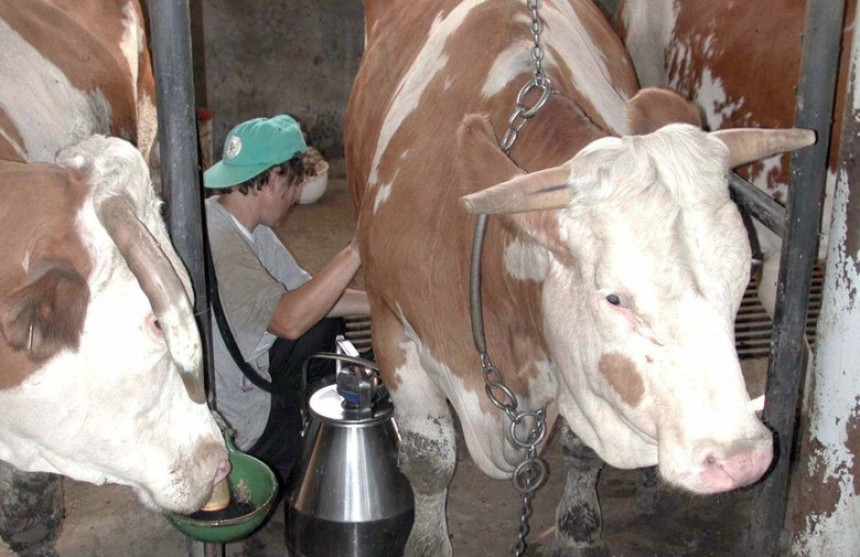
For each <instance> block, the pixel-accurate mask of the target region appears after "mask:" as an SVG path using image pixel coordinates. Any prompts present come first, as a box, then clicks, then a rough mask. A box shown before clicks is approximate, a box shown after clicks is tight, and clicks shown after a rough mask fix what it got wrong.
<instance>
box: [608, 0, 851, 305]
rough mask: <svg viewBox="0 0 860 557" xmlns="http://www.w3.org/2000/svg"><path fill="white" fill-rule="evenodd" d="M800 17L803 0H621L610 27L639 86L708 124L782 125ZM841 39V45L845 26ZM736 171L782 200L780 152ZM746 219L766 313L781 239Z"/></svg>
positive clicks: (787, 120)
mask: <svg viewBox="0 0 860 557" xmlns="http://www.w3.org/2000/svg"><path fill="white" fill-rule="evenodd" d="M846 7H847V10H848V11H849V13H851V14H853V10H854V9H855V7H856V2H855V0H848V1H847V2H846ZM805 13H806V0H757V1H756V2H734V1H731V0H683V1H679V0H622V2H621V3H620V4H619V6H618V11H617V13H616V15H615V20H616V21H615V24H616V26H617V27H618V30H619V33H620V34H621V37H622V40H623V41H624V42H625V44H626V46H627V49H628V51H629V52H630V57H631V58H632V60H633V64H634V66H635V68H636V73H637V74H638V77H639V81H640V85H642V86H655V87H668V88H670V89H673V90H675V91H677V92H678V93H680V94H681V95H683V96H684V97H686V98H688V99H690V100H692V101H693V102H694V103H695V104H696V105H697V106H698V107H699V108H700V109H701V110H702V113H703V115H704V118H705V122H706V124H707V126H708V127H709V129H712V130H716V129H721V128H732V127H739V126H756V127H759V126H761V127H790V126H793V125H794V119H795V113H796V105H797V95H796V87H797V83H798V81H799V78H800V63H801V50H802V47H803V43H802V38H803V30H804V21H805ZM846 21H853V17H848V18H846ZM842 40H843V43H845V44H848V43H849V42H850V40H851V30H850V29H848V30H847V31H845V32H843V39H842ZM849 51H850V48H847V47H843V55H842V63H841V64H840V66H841V68H843V70H841V71H840V75H839V76H838V87H837V88H838V93H837V98H836V105H835V107H834V126H833V130H832V134H831V147H830V153H831V155H830V174H829V176H828V179H827V183H826V192H825V198H824V201H823V208H822V216H821V218H822V223H821V235H820V238H819V259H824V254H825V252H826V249H827V244H828V241H827V234H828V230H829V228H830V212H831V209H832V197H833V196H832V194H833V188H834V184H835V181H836V176H835V169H836V164H837V154H838V150H839V135H840V130H841V123H842V107H843V99H844V90H845V78H846V76H845V71H844V70H845V69H847V67H848V64H847V56H848V52H849ZM738 171H739V172H740V173H741V174H742V175H743V176H744V177H746V178H747V179H749V180H751V181H752V182H753V183H754V184H756V185H757V186H758V187H759V188H761V189H762V190H763V191H765V192H767V193H769V194H770V195H771V196H772V197H774V199H776V200H777V201H778V202H780V203H783V204H784V203H786V202H787V200H788V192H787V186H788V178H789V157H788V155H781V156H775V157H770V158H768V159H765V160H763V161H759V162H756V163H755V164H752V165H749V166H747V167H743V168H740V169H738ZM755 225H756V230H757V235H758V239H759V244H760V250H761V252H762V253H761V256H762V268H761V280H760V286H759V296H760V298H761V300H762V303H763V304H764V306H765V308H767V309H768V311H770V313H771V315H773V310H774V306H775V303H776V281H777V275H778V271H779V258H780V256H779V254H780V250H781V239H780V238H779V236H777V235H776V234H774V233H773V232H771V231H770V230H769V229H767V228H766V227H764V226H763V225H761V224H760V223H758V222H756V223H755Z"/></svg>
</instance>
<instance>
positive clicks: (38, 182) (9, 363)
mask: <svg viewBox="0 0 860 557" xmlns="http://www.w3.org/2000/svg"><path fill="white" fill-rule="evenodd" d="M10 164H11V163H10ZM0 181H2V183H3V185H4V192H6V193H7V197H6V199H7V206H5V207H2V210H3V214H4V215H7V216H8V215H12V214H13V213H15V212H16V211H17V212H18V213H19V214H20V215H21V218H17V219H12V220H13V221H14V224H12V222H11V221H10V220H8V219H7V220H5V221H4V222H5V223H6V225H7V226H9V227H10V228H12V227H13V226H14V227H16V228H15V229H14V230H10V234H11V237H13V238H16V239H20V241H19V242H15V241H13V242H10V245H7V249H6V250H4V251H3V252H2V268H3V276H4V280H3V282H2V283H0V325H2V332H3V337H4V340H5V342H4V343H3V346H0V351H2V355H3V358H4V361H5V362H6V368H5V369H4V370H2V374H0V423H2V427H0V458H2V459H3V460H6V461H8V462H11V463H12V464H14V465H16V466H18V467H19V468H21V469H23V470H28V471H46V472H56V473H60V474H64V475H67V476H69V477H72V478H74V479H78V480H83V481H88V482H92V483H97V484H100V483H104V482H111V483H118V484H125V485H129V486H131V487H133V488H134V489H135V490H136V491H137V493H138V494H139V496H140V498H141V500H142V501H143V502H144V504H146V505H148V506H150V507H152V508H159V509H164V510H170V511H175V512H189V511H193V510H196V509H198V508H200V506H201V505H202V504H203V503H204V502H205V501H206V499H207V498H208V497H209V494H210V493H211V491H212V486H213V484H214V483H215V482H216V481H218V480H220V479H222V478H223V477H224V476H225V475H226V472H227V471H228V469H229V464H228V463H227V461H226V458H227V455H226V449H225V447H224V442H223V439H222V437H221V433H220V430H219V428H218V427H217V425H216V424H215V422H214V420H213V419H212V416H211V414H210V412H209V409H208V407H207V406H206V404H205V399H204V395H203V384H202V350H201V342H200V337H199V333H198V331H197V328H196V323H195V321H194V316H193V311H192V307H191V302H190V297H191V294H192V293H191V290H190V281H189V278H188V276H187V273H186V271H185V269H184V268H183V266H182V264H181V262H180V260H179V258H178V256H177V254H176V252H175V251H174V249H173V247H172V245H171V244H170V242H169V239H168V236H167V232H166V229H165V227H164V223H163V221H162V219H161V216H160V212H159V211H160V202H159V201H158V199H157V198H156V196H155V194H154V192H153V190H152V187H151V183H150V181H149V173H148V170H147V167H146V163H145V162H144V160H143V158H142V156H141V155H140V153H139V152H138V151H137V150H136V149H135V148H134V147H133V146H132V145H131V144H129V143H127V142H125V141H122V140H119V139H115V138H104V137H101V136H96V137H93V138H90V139H88V140H86V141H84V142H81V143H80V144H78V145H75V146H73V147H70V148H68V149H65V150H63V151H61V152H60V153H59V155H58V156H57V164H55V165H37V164H29V165H23V164H20V165H14V166H10V167H3V171H2V173H0ZM16 196H17V197H16ZM13 205H14V206H13Z"/></svg>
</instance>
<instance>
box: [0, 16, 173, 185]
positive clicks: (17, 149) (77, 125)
mask: <svg viewBox="0 0 860 557" xmlns="http://www.w3.org/2000/svg"><path fill="white" fill-rule="evenodd" d="M145 31H146V26H145V22H144V18H143V13H142V10H141V6H140V3H139V2H138V1H137V0H78V1H75V2H67V1H64V0H35V1H33V0H31V1H27V2H19V1H17V0H0V47H2V48H1V49H0V76H2V79H0V158H2V159H4V160H22V161H38V162H51V161H53V160H54V155H55V154H56V152H57V149H58V146H65V145H71V144H72V143H76V142H78V141H81V140H83V139H86V138H87V137H89V136H91V135H93V134H106V135H112V136H116V137H122V138H123V139H127V140H129V141H131V142H132V143H134V144H135V145H136V146H137V147H138V148H139V149H140V151H141V152H142V153H143V155H144V158H145V159H146V160H147V161H148V163H149V165H150V168H152V169H155V168H156V167H157V163H158V156H157V149H156V148H155V146H156V134H157V129H158V123H157V118H156V108H155V81H154V79H153V76H152V64H151V61H150V56H149V48H148V43H147V39H146V32H145ZM153 178H154V179H158V176H157V175H153Z"/></svg>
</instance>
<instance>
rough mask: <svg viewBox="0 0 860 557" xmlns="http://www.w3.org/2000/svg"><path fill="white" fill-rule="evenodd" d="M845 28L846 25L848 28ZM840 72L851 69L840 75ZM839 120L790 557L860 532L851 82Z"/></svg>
mask: <svg viewBox="0 0 860 557" xmlns="http://www.w3.org/2000/svg"><path fill="white" fill-rule="evenodd" d="M858 15H860V14H858V13H855V14H854V19H853V26H852V27H853V31H852V34H853V40H852V41H851V55H850V59H851V68H850V69H849V70H848V71H847V73H846V74H845V75H850V76H855V75H857V72H858V71H860V42H858V40H860V35H858V33H857V24H858V23H860V17H858ZM847 27H848V26H847V25H846V28H847ZM842 70H843V71H845V70H846V68H842ZM846 88H847V89H848V92H847V93H846V101H845V107H846V108H845V111H844V114H843V115H842V135H841V140H840V151H839V167H838V174H837V175H838V176H839V179H838V180H837V183H836V187H835V188H834V189H835V192H834V196H833V197H834V204H833V205H834V206H833V216H832V223H831V226H830V236H829V238H830V242H831V245H832V246H833V248H834V249H828V253H827V276H826V283H825V285H824V290H825V291H826V295H824V296H822V298H823V300H822V308H821V312H822V315H823V316H824V318H823V319H822V320H821V327H820V329H819V332H818V350H817V355H816V359H815V360H816V361H815V369H814V373H815V376H814V378H813V380H812V381H810V391H811V392H810V393H809V395H808V397H807V401H808V403H807V407H808V409H809V416H808V427H806V428H805V430H804V431H803V441H804V442H803V445H802V450H801V453H800V457H799V458H798V469H797V472H795V474H796V475H797V479H796V481H793V482H792V483H793V484H794V485H797V486H799V487H798V489H797V496H796V497H795V498H794V502H793V505H792V507H793V508H792V509H791V512H790V514H789V515H790V516H791V517H792V522H791V524H792V526H793V528H792V544H791V554H792V555H828V556H834V557H835V556H840V555H857V551H858V539H860V538H858V531H857V525H858V524H860V491H858V489H857V485H858V473H860V462H858V460H857V455H860V436H858V435H856V432H857V431H858V424H860V413H858V408H860V406H858V396H860V373H858V371H857V370H858V369H860V352H858V351H857V348H856V344H857V338H860V319H858V317H860V308H858V305H857V303H856V302H855V300H856V292H857V289H858V288H860V264H858V257H857V251H858V250H857V248H858V245H860V241H858V239H860V219H858V215H860V199H858V198H857V196H855V195H852V194H853V193H856V192H858V191H860V190H858V186H857V184H858V183H860V182H858V180H860V161H858V159H857V156H856V154H857V153H858V152H860V108H858V107H860V86H858V84H857V82H856V81H854V80H852V81H851V84H850V85H848V86H847V87H846Z"/></svg>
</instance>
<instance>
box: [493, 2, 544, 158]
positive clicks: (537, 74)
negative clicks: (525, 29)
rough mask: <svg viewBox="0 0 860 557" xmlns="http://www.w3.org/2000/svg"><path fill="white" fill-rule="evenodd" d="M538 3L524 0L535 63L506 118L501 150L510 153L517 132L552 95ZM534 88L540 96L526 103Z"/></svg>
mask: <svg viewBox="0 0 860 557" xmlns="http://www.w3.org/2000/svg"><path fill="white" fill-rule="evenodd" d="M538 3H539V1H538V0H526V5H527V6H528V9H529V10H530V11H531V14H532V20H531V24H530V25H529V29H530V30H531V32H532V39H533V42H534V44H533V45H532V49H531V56H532V60H533V61H534V64H535V71H534V77H532V79H531V81H529V82H527V83H526V84H525V85H523V87H522V88H521V89H520V92H519V93H518V94H517V107H516V110H514V113H513V114H512V115H511V117H510V118H509V119H508V129H507V130H505V134H504V136H502V142H501V143H502V150H503V151H504V152H505V153H510V151H511V149H513V148H514V144H515V143H516V142H517V134H519V131H520V130H521V129H522V127H523V126H524V125H525V123H526V122H527V121H529V120H531V119H532V118H533V117H534V116H535V115H536V114H537V113H538V111H540V109H541V108H543V106H544V105H545V104H546V102H547V101H548V100H549V97H550V95H552V82H551V81H550V79H549V77H547V75H546V74H545V73H544V71H543V58H544V52H543V47H541V44H540V34H541V32H542V31H543V21H541V18H540V14H539V13H538ZM536 90H539V91H540V96H539V97H538V98H537V100H536V101H535V104H534V105H532V106H528V105H526V99H527V98H528V97H529V95H530V93H532V92H533V91H536Z"/></svg>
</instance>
